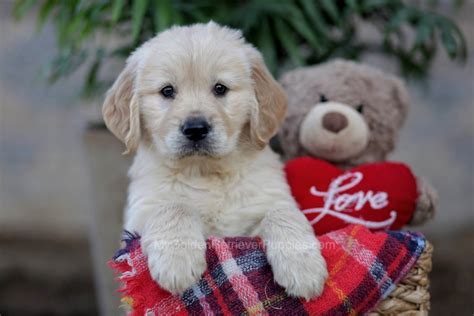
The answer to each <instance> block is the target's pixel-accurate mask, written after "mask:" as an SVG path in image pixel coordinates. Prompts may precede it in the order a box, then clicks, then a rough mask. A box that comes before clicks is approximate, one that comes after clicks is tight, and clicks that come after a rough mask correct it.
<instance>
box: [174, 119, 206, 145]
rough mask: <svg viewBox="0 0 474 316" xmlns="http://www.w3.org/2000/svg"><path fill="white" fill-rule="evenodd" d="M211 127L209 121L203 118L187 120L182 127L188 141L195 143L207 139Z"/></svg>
mask: <svg viewBox="0 0 474 316" xmlns="http://www.w3.org/2000/svg"><path fill="white" fill-rule="evenodd" d="M210 129H211V126H210V125H209V123H208V122H207V120H206V119H205V118H203V117H192V118H189V119H187V120H186V121H185V122H184V124H183V126H181V132H182V133H183V135H184V136H186V138H187V139H189V140H192V141H194V142H197V141H200V140H203V139H204V138H206V136H207V134H209V131H210Z"/></svg>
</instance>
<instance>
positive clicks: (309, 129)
mask: <svg viewBox="0 0 474 316" xmlns="http://www.w3.org/2000/svg"><path fill="white" fill-rule="evenodd" d="M330 112H334V113H341V114H342V115H344V116H345V117H346V118H347V121H348V124H347V127H345V128H344V129H343V130H341V131H340V132H338V133H332V132H330V131H328V130H326V129H325V128H324V127H323V123H322V120H323V117H324V115H325V114H327V113H330ZM299 141H300V143H301V145H302V146H303V147H304V148H305V149H306V150H308V151H309V152H310V153H311V154H312V155H314V156H319V157H321V158H323V159H328V160H332V161H344V160H346V159H348V158H351V157H354V156H357V155H358V154H360V153H361V152H362V151H363V150H364V149H365V148H366V146H367V143H368V142H369V128H368V126H367V123H365V121H364V118H363V117H362V115H360V113H358V112H357V111H356V110H354V109H353V108H352V107H350V106H348V105H346V104H343V103H339V102H324V103H318V104H315V105H314V107H313V108H312V109H311V110H310V111H309V112H308V114H307V115H306V117H305V118H304V119H303V122H302V123H301V128H300V134H299Z"/></svg>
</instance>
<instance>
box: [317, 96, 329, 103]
mask: <svg viewBox="0 0 474 316" xmlns="http://www.w3.org/2000/svg"><path fill="white" fill-rule="evenodd" d="M319 102H321V103H323V102H328V98H326V96H325V95H324V94H321V96H320V97H319Z"/></svg>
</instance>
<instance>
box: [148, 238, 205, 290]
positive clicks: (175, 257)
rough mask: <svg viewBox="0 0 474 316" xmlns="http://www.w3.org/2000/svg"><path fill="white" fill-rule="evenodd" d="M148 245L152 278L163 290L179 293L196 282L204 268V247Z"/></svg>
mask: <svg viewBox="0 0 474 316" xmlns="http://www.w3.org/2000/svg"><path fill="white" fill-rule="evenodd" d="M157 248H158V247H156V245H155V247H153V245H149V247H148V251H147V254H148V267H149V269H150V274H151V276H152V278H153V279H154V280H155V281H156V282H158V284H159V285H160V286H161V287H162V288H163V289H165V290H167V291H169V292H171V293H172V294H176V295H180V294H183V292H184V291H185V290H186V289H188V288H189V287H191V286H193V285H194V284H196V283H197V282H198V281H199V279H200V278H201V276H202V274H203V273H204V271H205V270H206V258H205V245H204V247H197V248H196V247H193V248H187V247H173V246H171V247H166V248H164V249H157Z"/></svg>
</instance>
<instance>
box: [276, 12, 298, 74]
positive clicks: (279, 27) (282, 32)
mask: <svg viewBox="0 0 474 316" xmlns="http://www.w3.org/2000/svg"><path fill="white" fill-rule="evenodd" d="M275 28H276V31H277V34H278V37H279V39H280V42H281V44H282V45H283V47H284V48H285V50H286V51H287V52H288V55H289V57H290V59H291V60H292V61H293V63H295V64H296V65H297V66H302V65H304V60H303V58H302V57H301V53H300V51H299V47H298V44H297V43H296V42H295V38H294V36H293V34H292V33H291V31H290V30H289V28H288V26H287V25H286V24H285V23H284V22H283V21H282V20H280V19H277V20H275Z"/></svg>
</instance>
